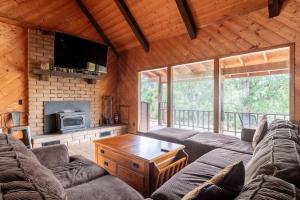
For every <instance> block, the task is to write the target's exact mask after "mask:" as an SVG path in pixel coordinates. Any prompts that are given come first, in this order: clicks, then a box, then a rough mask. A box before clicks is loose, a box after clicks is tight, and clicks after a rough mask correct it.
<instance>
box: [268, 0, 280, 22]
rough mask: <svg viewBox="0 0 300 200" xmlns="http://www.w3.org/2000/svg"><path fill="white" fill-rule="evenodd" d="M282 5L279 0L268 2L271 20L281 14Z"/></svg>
mask: <svg viewBox="0 0 300 200" xmlns="http://www.w3.org/2000/svg"><path fill="white" fill-rule="evenodd" d="M280 7H281V3H280V1H279V0H268V10H269V18H272V17H276V16H278V15H279V13H280Z"/></svg>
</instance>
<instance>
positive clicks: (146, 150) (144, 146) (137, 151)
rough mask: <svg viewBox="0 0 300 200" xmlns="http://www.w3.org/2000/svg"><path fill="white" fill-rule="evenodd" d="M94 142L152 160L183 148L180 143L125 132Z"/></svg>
mask: <svg viewBox="0 0 300 200" xmlns="http://www.w3.org/2000/svg"><path fill="white" fill-rule="evenodd" d="M94 143H95V144H97V145H101V146H104V147H106V148H109V149H111V150H117V151H118V152H120V153H123V154H127V155H132V156H135V157H138V158H140V159H143V160H147V161H152V160H154V159H157V158H159V157H160V156H162V155H164V154H166V153H169V152H173V151H178V150H180V149H183V148H184V146H183V145H181V144H176V143H171V142H166V141H162V140H157V139H153V138H148V137H144V136H139V135H134V134H125V135H120V136H115V137H110V138H107V139H101V140H96V141H94Z"/></svg>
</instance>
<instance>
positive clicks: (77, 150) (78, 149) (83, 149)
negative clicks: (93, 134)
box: [68, 142, 95, 161]
mask: <svg viewBox="0 0 300 200" xmlns="http://www.w3.org/2000/svg"><path fill="white" fill-rule="evenodd" d="M68 150H69V154H70V155H82V156H84V157H86V158H87V159H90V160H93V161H95V144H94V143H93V142H85V143H81V144H76V145H71V146H68Z"/></svg>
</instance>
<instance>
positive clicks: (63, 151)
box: [32, 144, 70, 169]
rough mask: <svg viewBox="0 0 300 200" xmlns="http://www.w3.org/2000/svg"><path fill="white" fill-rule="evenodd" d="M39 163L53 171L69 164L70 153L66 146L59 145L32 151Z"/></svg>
mask: <svg viewBox="0 0 300 200" xmlns="http://www.w3.org/2000/svg"><path fill="white" fill-rule="evenodd" d="M32 152H33V153H34V154H35V156H36V157H37V159H38V160H39V162H40V163H41V164H42V165H44V166H45V167H47V168H49V169H51V168H54V167H57V166H62V165H65V164H67V163H69V159H70V158H69V152H68V149H67V146H66V145H63V144H58V145H51V146H46V147H41V148H36V149H32Z"/></svg>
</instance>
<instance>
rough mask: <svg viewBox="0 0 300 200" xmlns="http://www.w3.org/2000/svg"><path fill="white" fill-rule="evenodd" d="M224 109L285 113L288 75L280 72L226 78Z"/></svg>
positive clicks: (287, 98) (287, 106)
mask: <svg viewBox="0 0 300 200" xmlns="http://www.w3.org/2000/svg"><path fill="white" fill-rule="evenodd" d="M224 111H225V112H258V113H272V114H273V113H281V114H287V113H288V111H289V76H288V75H287V74H282V75H272V76H258V77H251V78H234V79H226V80H225V81H224Z"/></svg>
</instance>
